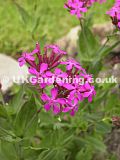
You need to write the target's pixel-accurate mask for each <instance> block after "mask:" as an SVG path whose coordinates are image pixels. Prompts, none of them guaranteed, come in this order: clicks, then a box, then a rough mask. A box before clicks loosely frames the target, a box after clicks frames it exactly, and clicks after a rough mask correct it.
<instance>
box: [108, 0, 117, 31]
mask: <svg viewBox="0 0 120 160" xmlns="http://www.w3.org/2000/svg"><path fill="white" fill-rule="evenodd" d="M107 14H108V15H110V17H111V19H112V23H113V24H114V25H115V26H117V27H118V28H119V29H120V0H116V1H115V4H114V6H113V7H112V8H111V9H110V10H109V11H107Z"/></svg>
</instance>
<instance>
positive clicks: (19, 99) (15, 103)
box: [8, 85, 26, 114]
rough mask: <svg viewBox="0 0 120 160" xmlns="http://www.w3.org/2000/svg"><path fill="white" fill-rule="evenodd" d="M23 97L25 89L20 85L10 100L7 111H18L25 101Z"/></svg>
mask: <svg viewBox="0 0 120 160" xmlns="http://www.w3.org/2000/svg"><path fill="white" fill-rule="evenodd" d="M24 97H25V89H24V85H23V86H21V88H20V90H19V91H18V93H17V94H16V95H15V96H14V97H13V99H12V100H11V101H10V104H9V110H8V112H10V113H11V114H15V113H18V112H19V111H20V109H21V107H22V106H23V104H24V103H25V102H26V100H25V98H24Z"/></svg>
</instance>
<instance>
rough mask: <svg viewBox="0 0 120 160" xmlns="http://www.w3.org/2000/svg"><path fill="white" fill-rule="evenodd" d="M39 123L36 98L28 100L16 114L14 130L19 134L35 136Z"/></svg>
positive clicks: (21, 135)
mask: <svg viewBox="0 0 120 160" xmlns="http://www.w3.org/2000/svg"><path fill="white" fill-rule="evenodd" d="M37 124H38V114H37V108H36V105H35V102H34V99H31V100H30V101H29V102H26V103H25V104H24V105H23V106H22V108H21V110H20V111H19V113H18V114H17V116H16V119H15V124H14V130H15V133H16V135H17V136H20V137H24V136H27V137H29V136H33V135H34V134H35V131H36V128H37Z"/></svg>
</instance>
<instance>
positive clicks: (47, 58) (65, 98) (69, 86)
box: [18, 0, 96, 116]
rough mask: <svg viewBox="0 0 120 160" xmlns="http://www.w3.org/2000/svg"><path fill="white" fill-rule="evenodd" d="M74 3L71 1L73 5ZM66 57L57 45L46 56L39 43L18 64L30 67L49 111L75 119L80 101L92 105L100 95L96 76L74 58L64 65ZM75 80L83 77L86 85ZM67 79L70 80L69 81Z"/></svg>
mask: <svg viewBox="0 0 120 160" xmlns="http://www.w3.org/2000/svg"><path fill="white" fill-rule="evenodd" d="M76 2H78V1H77V0H76ZM72 3H73V1H72V0H71V5H73V4H72ZM74 5H75V4H74ZM65 54H66V52H65V51H63V50H61V49H60V48H59V47H58V46H56V45H48V46H46V47H45V48H44V53H43V54H41V51H40V45H39V44H38V43H37V44H36V48H35V49H34V50H33V51H32V52H31V53H23V54H22V57H21V58H19V60H18V61H19V63H20V66H22V65H24V64H25V63H27V64H28V65H29V67H28V71H29V73H30V75H32V76H34V77H32V82H31V83H32V84H33V85H35V86H36V88H37V89H38V91H39V93H40V95H41V96H40V97H41V100H42V101H43V102H44V108H45V110H46V111H49V110H52V111H53V113H54V114H58V113H61V112H63V113H66V112H69V113H70V115H71V116H74V115H75V113H76V112H77V111H78V109H79V102H82V101H83V100H84V99H88V101H89V102H91V101H92V98H93V96H95V94H96V92H95V89H94V86H93V85H92V84H91V83H90V82H91V79H92V75H89V74H87V73H86V71H85V69H84V68H82V66H81V65H80V63H79V62H77V61H76V60H74V59H68V60H66V61H64V62H63V61H62V62H61V58H62V57H63V56H64V55H65ZM64 65H65V66H66V67H64ZM49 78H53V80H54V81H53V82H50V81H44V80H46V79H47V80H49ZM73 78H77V79H78V80H79V78H83V79H84V83H83V84H81V83H80V82H79V81H78V82H77V83H76V82H74V81H69V79H72V80H73ZM41 79H42V80H43V81H42V82H41ZM66 79H67V80H68V81H65V80H66ZM39 80H40V81H39ZM47 86H50V87H52V89H51V91H50V93H51V96H48V95H47V94H46V87H47Z"/></svg>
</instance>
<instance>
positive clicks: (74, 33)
mask: <svg viewBox="0 0 120 160" xmlns="http://www.w3.org/2000/svg"><path fill="white" fill-rule="evenodd" d="M113 28H114V27H113V25H112V23H111V22H108V23H105V24H95V25H93V28H92V31H93V33H94V34H95V35H97V36H98V37H99V39H100V43H101V44H103V43H104V42H105V41H106V35H108V34H111V32H112V31H113ZM79 31H80V26H76V27H74V28H72V29H71V30H70V32H69V33H68V34H67V35H65V36H64V37H62V38H60V39H59V40H57V42H56V44H57V45H59V46H60V47H61V48H63V49H65V50H66V51H67V52H68V53H69V55H71V56H73V53H75V52H77V51H78V49H77V47H78V45H77V40H78V33H79Z"/></svg>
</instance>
